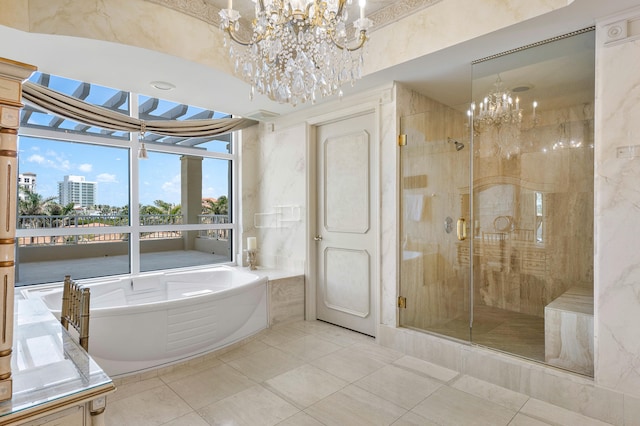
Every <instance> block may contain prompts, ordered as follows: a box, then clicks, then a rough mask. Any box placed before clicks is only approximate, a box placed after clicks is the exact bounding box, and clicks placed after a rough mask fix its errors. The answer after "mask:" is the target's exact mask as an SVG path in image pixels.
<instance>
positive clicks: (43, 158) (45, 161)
mask: <svg viewBox="0 0 640 426" xmlns="http://www.w3.org/2000/svg"><path fill="white" fill-rule="evenodd" d="M38 151H39V150H38ZM27 162H29V163H37V164H39V165H41V166H42V167H46V168H51V169H55V170H61V171H63V172H66V171H69V170H70V169H71V163H70V162H69V160H67V159H66V158H64V156H63V155H60V154H58V153H57V152H55V151H52V150H48V151H47V152H46V153H45V154H44V155H41V154H31V155H30V156H29V158H27ZM83 166H85V165H84V164H83ZM89 166H90V165H89Z"/></svg>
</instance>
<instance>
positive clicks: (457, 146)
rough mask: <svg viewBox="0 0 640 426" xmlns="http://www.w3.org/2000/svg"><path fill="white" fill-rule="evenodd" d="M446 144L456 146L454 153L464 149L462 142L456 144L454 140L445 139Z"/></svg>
mask: <svg viewBox="0 0 640 426" xmlns="http://www.w3.org/2000/svg"><path fill="white" fill-rule="evenodd" d="M447 142H452V143H453V144H454V145H455V146H456V151H460V150H462V149H463V148H464V144H463V143H462V142H458V141H457V140H455V139H451V138H449V137H448V138H447Z"/></svg>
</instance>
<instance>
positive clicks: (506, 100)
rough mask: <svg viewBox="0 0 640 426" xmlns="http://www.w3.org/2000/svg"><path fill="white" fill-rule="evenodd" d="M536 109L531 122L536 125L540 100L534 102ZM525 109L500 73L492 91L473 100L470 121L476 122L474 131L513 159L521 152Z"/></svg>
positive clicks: (533, 111) (501, 153) (501, 152)
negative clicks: (480, 98)
mask: <svg viewBox="0 0 640 426" xmlns="http://www.w3.org/2000/svg"><path fill="white" fill-rule="evenodd" d="M532 106H533V110H532V115H531V120H530V124H531V126H532V127H533V126H536V125H537V123H538V119H537V117H536V108H537V107H538V102H537V101H533V104H532ZM523 113H524V111H523V110H522V108H520V98H518V97H516V98H515V99H513V97H512V96H511V92H510V91H509V90H508V89H506V88H505V87H504V84H503V83H502V79H501V78H500V76H499V75H498V78H497V80H496V82H495V83H494V85H493V90H492V91H491V92H489V93H488V94H487V95H486V96H485V97H484V99H482V101H480V102H478V103H477V104H476V103H475V102H472V103H471V107H470V109H469V110H468V111H467V115H468V116H469V121H470V123H473V131H474V133H475V134H476V135H480V134H482V133H485V134H486V137H487V138H489V139H491V140H493V142H494V143H495V144H496V146H497V148H498V152H499V154H500V155H502V156H504V157H506V158H507V159H509V158H511V157H512V156H514V155H517V154H519V153H520V143H521V141H520V136H521V125H522V121H523Z"/></svg>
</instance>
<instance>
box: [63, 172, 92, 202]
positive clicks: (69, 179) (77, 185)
mask: <svg viewBox="0 0 640 426" xmlns="http://www.w3.org/2000/svg"><path fill="white" fill-rule="evenodd" d="M97 191H98V183H97V182H88V181H86V180H85V179H84V176H73V175H67V176H65V177H64V181H63V182H58V200H59V202H60V205H62V206H66V205H67V204H69V203H73V205H74V206H75V207H89V206H93V205H95V204H96V194H97Z"/></svg>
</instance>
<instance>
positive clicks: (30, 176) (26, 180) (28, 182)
mask: <svg viewBox="0 0 640 426" xmlns="http://www.w3.org/2000/svg"><path fill="white" fill-rule="evenodd" d="M18 188H19V189H21V190H23V191H30V192H36V174H35V173H31V172H26V173H20V174H18Z"/></svg>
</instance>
